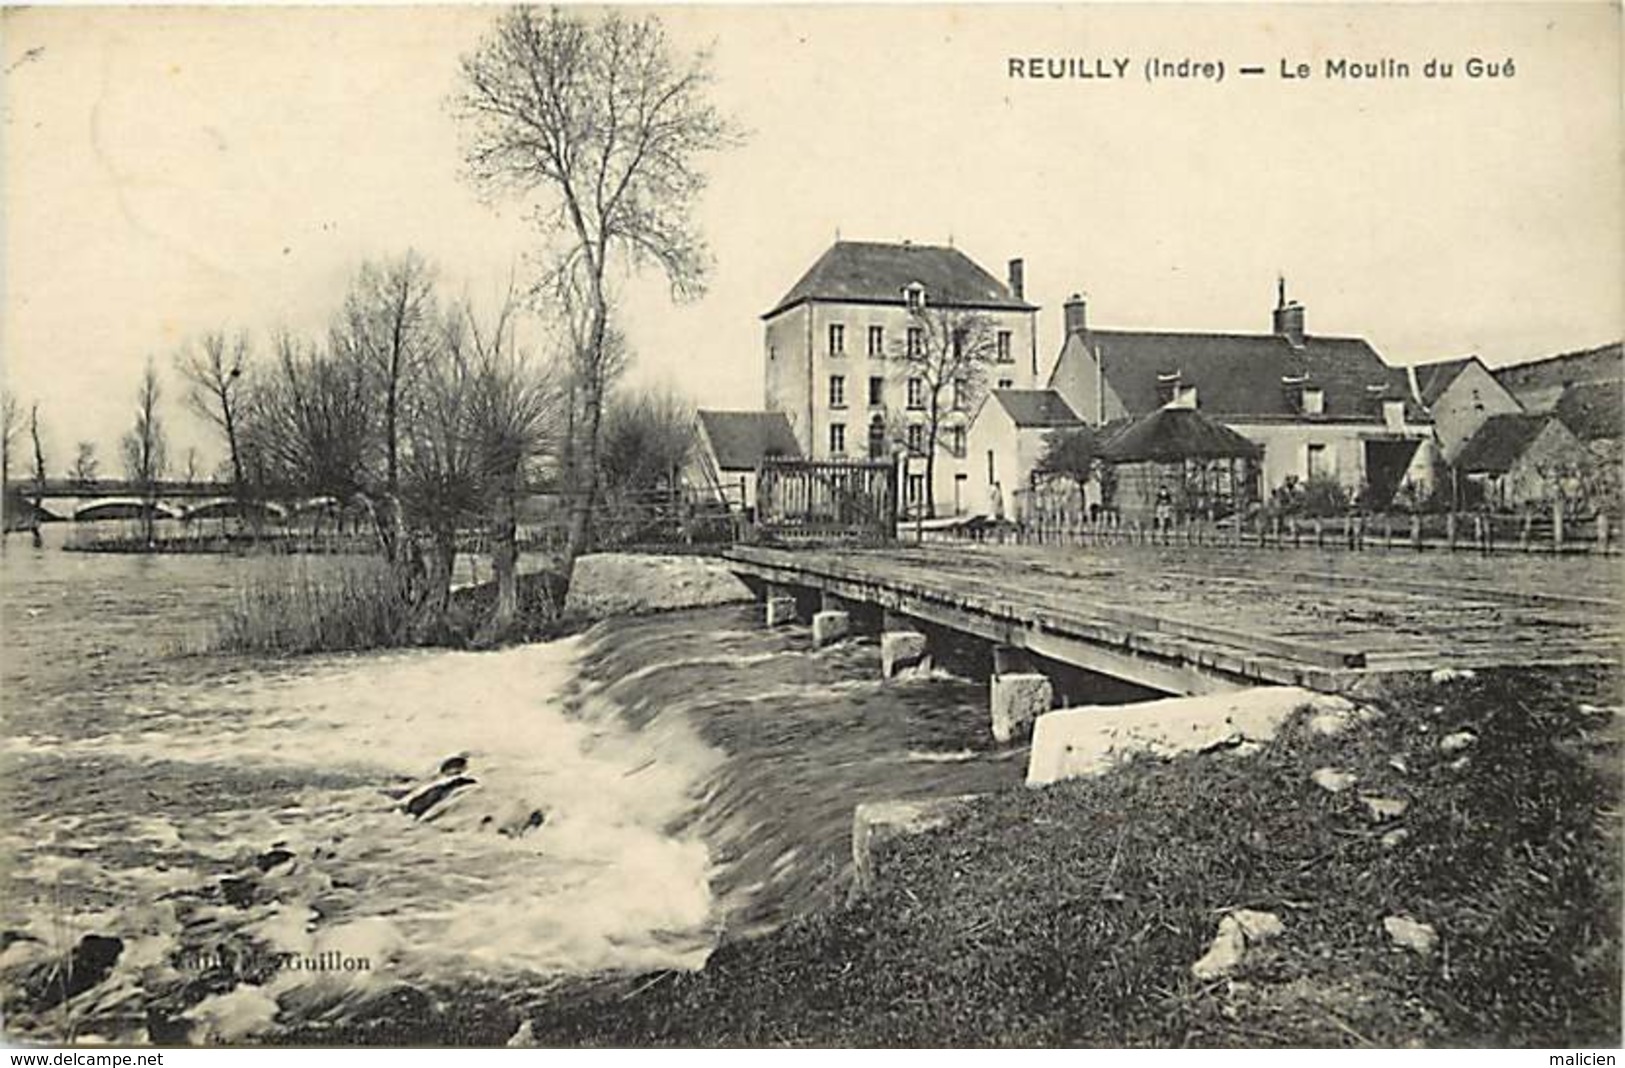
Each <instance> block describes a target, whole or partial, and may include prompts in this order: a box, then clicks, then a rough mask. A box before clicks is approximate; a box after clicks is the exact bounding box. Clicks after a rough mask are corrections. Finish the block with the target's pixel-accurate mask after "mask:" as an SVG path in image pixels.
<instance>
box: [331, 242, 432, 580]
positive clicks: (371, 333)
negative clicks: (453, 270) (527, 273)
mask: <svg viewBox="0 0 1625 1068" xmlns="http://www.w3.org/2000/svg"><path fill="white" fill-rule="evenodd" d="M436 320H437V313H436V310H435V296H434V271H433V270H432V269H431V268H430V266H429V264H428V263H427V262H426V261H425V260H424V259H423V257H422V256H420V255H418V254H417V253H416V252H414V251H410V250H408V251H407V252H406V253H405V254H404V255H402V256H400V257H399V258H397V259H394V260H390V261H386V262H384V263H366V264H363V265H362V267H361V270H360V272H359V273H358V274H357V275H356V279H355V282H354V283H353V284H352V285H351V287H350V293H349V295H348V296H347V297H346V298H345V301H344V311H343V314H342V315H341V317H340V319H339V322H338V323H337V324H336V325H335V328H334V330H333V349H334V353H335V354H336V355H339V356H343V357H346V358H348V359H351V360H353V361H355V362H356V363H357V364H358V365H359V366H360V367H363V368H365V369H366V372H367V374H368V376H369V377H370V378H371V380H372V381H373V383H374V385H375V388H376V389H377V391H378V397H379V405H378V407H379V409H380V414H381V415H382V417H383V428H382V433H383V453H384V471H383V487H382V492H381V493H379V494H378V496H379V497H380V498H381V499H382V502H383V504H384V508H385V512H386V513H387V514H386V515H385V516H382V517H380V518H381V522H380V532H381V534H382V535H383V537H384V542H385V550H386V552H387V553H388V554H389V556H390V558H391V559H392V560H393V559H395V555H396V550H397V546H398V545H399V543H400V540H401V516H400V502H399V495H400V469H401V451H402V450H401V444H402V437H403V432H404V431H403V427H402V422H403V414H404V410H405V408H406V406H407V405H408V404H409V403H410V398H409V396H408V393H409V391H410V389H411V386H412V382H413V379H414V377H415V376H416V375H417V374H418V372H419V371H420V370H421V368H422V367H423V366H424V365H425V364H426V363H427V362H428V361H429V360H430V359H432V357H433V355H434V349H435V346H436V344H437V343H438V340H439V339H438V337H437V336H436V334H437V330H436Z"/></svg>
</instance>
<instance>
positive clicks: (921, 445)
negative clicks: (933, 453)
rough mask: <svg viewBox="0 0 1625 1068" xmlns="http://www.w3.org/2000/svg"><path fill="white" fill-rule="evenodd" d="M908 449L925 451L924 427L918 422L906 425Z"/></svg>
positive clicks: (910, 450)
mask: <svg viewBox="0 0 1625 1068" xmlns="http://www.w3.org/2000/svg"><path fill="white" fill-rule="evenodd" d="M908 451H909V452H924V451H925V428H924V427H923V426H921V425H920V424H919V423H910V424H909V427H908Z"/></svg>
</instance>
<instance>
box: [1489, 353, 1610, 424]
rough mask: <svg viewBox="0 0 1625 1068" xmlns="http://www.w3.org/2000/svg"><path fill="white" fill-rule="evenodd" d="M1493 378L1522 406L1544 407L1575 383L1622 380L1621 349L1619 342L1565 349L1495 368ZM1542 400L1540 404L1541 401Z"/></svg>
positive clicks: (1553, 401)
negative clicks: (1593, 346)
mask: <svg viewBox="0 0 1625 1068" xmlns="http://www.w3.org/2000/svg"><path fill="white" fill-rule="evenodd" d="M1494 374H1495V377H1496V380H1497V381H1499V382H1500V383H1501V385H1503V386H1505V387H1506V388H1507V391H1508V392H1510V393H1511V394H1512V395H1513V396H1515V397H1517V398H1518V400H1519V401H1521V402H1523V403H1524V404H1525V405H1526V406H1531V404H1532V402H1533V406H1538V407H1541V408H1543V409H1544V408H1547V407H1549V406H1550V405H1552V404H1554V403H1556V400H1557V395H1558V394H1559V393H1561V391H1562V390H1564V389H1565V388H1567V387H1568V386H1571V385H1573V384H1575V383H1577V382H1618V381H1620V380H1621V379H1625V350H1622V348H1621V344H1620V342H1618V341H1616V342H1614V343H1613V344H1611V345H1598V346H1597V347H1596V348H1594V349H1581V350H1580V351H1578V352H1565V353H1563V354H1561V355H1558V356H1547V357H1544V358H1543V359H1539V360H1529V361H1527V362H1525V363H1516V364H1513V365H1511V366H1510V367H1498V368H1496V369H1495V371H1494ZM1541 401H1544V403H1541Z"/></svg>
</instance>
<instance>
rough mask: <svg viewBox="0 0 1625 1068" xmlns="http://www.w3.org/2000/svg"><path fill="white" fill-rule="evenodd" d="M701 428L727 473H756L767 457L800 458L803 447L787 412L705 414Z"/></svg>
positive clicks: (700, 413) (701, 416) (702, 414)
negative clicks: (703, 429)
mask: <svg viewBox="0 0 1625 1068" xmlns="http://www.w3.org/2000/svg"><path fill="white" fill-rule="evenodd" d="M696 414H697V415H698V416H699V420H700V425H701V426H702V427H704V428H705V437H706V439H707V440H708V441H710V443H711V451H712V453H714V454H715V456H716V464H717V467H718V469H719V470H723V471H754V470H756V467H757V465H758V464H760V463H761V462H762V459H763V458H764V457H768V456H786V457H799V456H800V455H801V446H800V445H798V444H796V435H795V432H794V431H792V430H791V429H790V420H789V419H787V418H785V415H784V413H783V412H718V411H701V412H698V413H696Z"/></svg>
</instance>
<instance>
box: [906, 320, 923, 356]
mask: <svg viewBox="0 0 1625 1068" xmlns="http://www.w3.org/2000/svg"><path fill="white" fill-rule="evenodd" d="M908 354H909V355H910V356H923V355H925V331H924V330H922V329H920V328H919V327H917V326H911V327H909V328H908Z"/></svg>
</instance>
